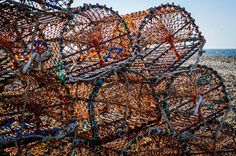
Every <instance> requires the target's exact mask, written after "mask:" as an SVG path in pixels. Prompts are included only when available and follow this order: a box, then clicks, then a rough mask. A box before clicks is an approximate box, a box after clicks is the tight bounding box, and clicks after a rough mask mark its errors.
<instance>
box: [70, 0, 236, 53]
mask: <svg viewBox="0 0 236 156" xmlns="http://www.w3.org/2000/svg"><path fill="white" fill-rule="evenodd" d="M172 2H174V4H176V5H180V6H181V7H184V8H185V9H186V11H188V12H190V13H191V15H192V17H193V18H194V19H195V23H196V24H197V25H198V26H199V29H200V31H201V32H202V34H203V36H204V37H205V39H206V44H205V48H207V49H227V48H229V49H236V0H74V4H73V6H81V5H83V3H91V4H96V3H99V4H102V5H104V4H106V6H108V7H112V8H113V10H114V11H118V12H119V14H121V15H122V14H126V13H131V12H136V11H141V10H146V9H148V8H150V7H154V6H159V5H160V4H166V3H172Z"/></svg>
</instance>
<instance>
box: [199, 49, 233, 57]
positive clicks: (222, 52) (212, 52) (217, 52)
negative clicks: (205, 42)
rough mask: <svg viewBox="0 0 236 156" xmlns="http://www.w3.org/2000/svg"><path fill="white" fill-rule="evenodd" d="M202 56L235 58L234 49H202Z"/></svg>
mask: <svg viewBox="0 0 236 156" xmlns="http://www.w3.org/2000/svg"><path fill="white" fill-rule="evenodd" d="M204 51H205V53H203V56H232V57H236V49H204Z"/></svg>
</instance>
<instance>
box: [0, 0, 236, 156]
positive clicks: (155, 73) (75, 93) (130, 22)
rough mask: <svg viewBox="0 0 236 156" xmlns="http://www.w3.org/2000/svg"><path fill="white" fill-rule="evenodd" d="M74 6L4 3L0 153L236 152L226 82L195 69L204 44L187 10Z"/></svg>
mask: <svg viewBox="0 0 236 156" xmlns="http://www.w3.org/2000/svg"><path fill="white" fill-rule="evenodd" d="M71 4H72V1H71V0H20V1H13V0H1V1H0V15H1V19H0V26H1V27H0V69H1V71H0V99H1V101H0V112H1V114H0V147H1V150H0V152H2V153H4V152H5V153H9V154H12V155H68V154H70V155H73V156H74V155H96V154H101V155H132V154H140V155H142V154H150V155H156V154H169V155H170V154H185V155H189V154H204V153H205V154H218V153H222V152H227V153H232V154H233V153H234V152H235V150H236V149H235V147H236V144H235V130H234V129H233V128H232V126H231V125H230V124H227V123H226V122H220V121H223V119H222V120H220V117H222V115H223V114H224V113H226V112H229V110H228V103H229V100H228V95H227V93H226V91H225V90H226V89H225V86H224V84H223V80H222V78H221V77H220V76H219V75H218V73H217V72H216V71H215V70H213V69H211V68H208V67H206V66H200V65H198V62H199V59H200V56H201V54H202V53H203V50H202V49H203V46H204V44H205V39H204V37H203V36H202V35H201V32H200V31H199V30H198V26H197V25H196V24H195V21H194V19H193V18H192V17H191V15H190V14H189V13H188V12H187V11H185V9H184V8H181V7H180V6H176V5H174V4H171V5H170V4H166V5H161V6H159V7H154V8H150V9H148V10H147V11H141V12H137V13H131V14H127V15H123V16H120V15H119V14H118V12H115V11H113V10H112V9H111V8H108V7H106V6H102V5H99V4H96V5H91V4H84V6H82V7H77V8H72V7H71ZM194 54H197V59H196V63H195V64H193V65H191V66H189V67H182V66H181V65H182V64H183V63H184V62H185V61H186V60H188V59H189V58H190V57H192V56H193V55H194ZM231 109H232V108H231ZM222 125H224V126H222ZM170 147H171V148H170Z"/></svg>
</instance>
